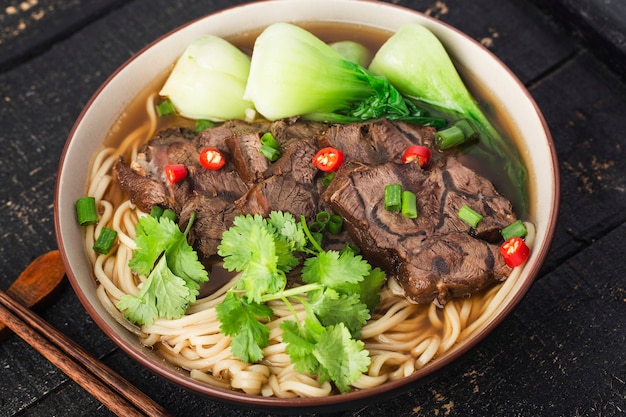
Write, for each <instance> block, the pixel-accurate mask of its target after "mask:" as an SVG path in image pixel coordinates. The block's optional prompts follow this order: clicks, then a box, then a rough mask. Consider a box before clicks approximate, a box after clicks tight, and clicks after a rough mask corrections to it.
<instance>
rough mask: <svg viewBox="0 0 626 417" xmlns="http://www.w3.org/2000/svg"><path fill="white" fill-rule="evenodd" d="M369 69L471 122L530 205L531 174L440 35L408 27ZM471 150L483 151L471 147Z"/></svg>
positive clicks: (520, 198)
mask: <svg viewBox="0 0 626 417" xmlns="http://www.w3.org/2000/svg"><path fill="white" fill-rule="evenodd" d="M368 69H369V70H370V71H371V72H372V73H374V74H377V75H381V76H384V77H386V78H387V79H388V80H389V82H390V83H392V84H393V85H394V86H395V87H396V88H397V89H398V90H399V91H400V92H401V93H402V94H404V95H406V96H408V97H411V98H413V99H415V100H417V101H418V102H423V103H426V104H427V105H430V106H432V107H435V108H437V109H439V110H441V111H442V112H443V113H445V114H449V115H450V116H451V117H456V118H460V119H467V120H468V121H470V122H471V124H472V125H473V127H474V128H475V129H476V131H477V132H478V135H479V138H480V140H481V141H482V142H483V143H484V145H485V146H486V147H487V148H488V149H489V152H490V155H487V157H488V158H489V159H492V160H493V159H494V156H496V157H497V158H501V160H496V162H495V163H496V164H500V165H502V166H503V167H504V169H505V171H506V172H505V173H506V175H507V176H508V177H509V179H510V181H511V182H512V184H513V185H514V187H513V188H514V190H513V191H514V192H518V193H519V195H518V196H517V198H516V200H517V201H519V202H520V203H521V204H523V205H524V206H525V195H526V193H525V190H526V184H527V177H528V174H527V171H526V168H525V167H524V166H523V164H522V162H521V159H520V157H519V154H518V152H517V150H516V149H515V148H514V146H512V145H508V144H507V143H506V142H505V141H504V140H503V138H502V136H501V135H500V133H499V132H498V131H497V130H496V129H495V128H494V127H493V125H492V124H491V122H490V121H489V119H488V118H487V117H486V116H485V114H484V113H483V111H482V110H481V109H480V107H479V106H478V104H477V102H476V100H475V99H474V97H473V96H472V95H471V93H470V92H469V91H468V89H467V87H466V86H465V84H464V82H463V80H462V79H461V77H460V75H459V73H458V72H457V70H456V68H455V66H454V64H453V62H452V60H451V59H450V56H449V55H448V53H447V51H446V49H445V48H444V46H443V45H442V43H441V42H440V41H439V39H438V38H437V37H436V35H435V34H434V33H432V32H431V31H430V30H429V29H428V28H426V27H424V26H422V25H420V24H417V23H409V24H406V25H404V26H402V27H401V28H400V29H399V30H398V31H397V32H396V33H395V34H394V35H393V36H391V37H390V38H389V39H388V40H387V41H386V42H385V43H384V44H383V45H382V46H381V48H380V49H379V50H378V51H377V52H376V54H375V56H374V58H373V59H372V62H371V64H370V66H369V68H368ZM467 151H468V152H481V149H480V148H479V147H470V148H468V149H467ZM491 153H492V154H491ZM520 209H522V210H525V207H520Z"/></svg>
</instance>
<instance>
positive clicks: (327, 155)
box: [313, 147, 343, 172]
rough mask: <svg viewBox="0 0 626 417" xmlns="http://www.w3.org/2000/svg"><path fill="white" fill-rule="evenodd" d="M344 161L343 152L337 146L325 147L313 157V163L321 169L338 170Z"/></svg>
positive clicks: (327, 170) (326, 170)
mask: <svg viewBox="0 0 626 417" xmlns="http://www.w3.org/2000/svg"><path fill="white" fill-rule="evenodd" d="M342 163H343V152H341V151H340V150H339V149H336V148H330V147H329V148H323V149H321V150H320V151H319V152H318V153H317V154H316V155H315V156H314V157H313V165H315V167H316V168H317V169H319V170H320V171H324V172H333V171H336V170H337V169H338V168H339V167H340V166H341V164H342Z"/></svg>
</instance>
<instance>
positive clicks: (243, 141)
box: [225, 132, 270, 183]
mask: <svg viewBox="0 0 626 417" xmlns="http://www.w3.org/2000/svg"><path fill="white" fill-rule="evenodd" d="M225 141H226V146H228V149H229V150H230V154H231V155H232V161H233V163H234V164H235V170H236V171H237V173H238V174H239V176H240V177H241V179H242V180H243V181H244V182H245V183H255V182H259V181H261V180H262V179H263V173H264V172H265V170H266V169H267V168H268V167H269V165H270V161H269V160H268V159H267V158H266V157H265V156H264V155H263V154H261V152H259V149H260V148H261V137H260V134H259V133H256V132H250V133H239V134H234V135H231V136H229V137H227V138H226V140H225Z"/></svg>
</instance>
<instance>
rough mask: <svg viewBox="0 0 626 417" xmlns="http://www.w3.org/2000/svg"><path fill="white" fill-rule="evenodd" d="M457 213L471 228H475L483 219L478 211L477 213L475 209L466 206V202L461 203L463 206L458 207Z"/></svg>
mask: <svg viewBox="0 0 626 417" xmlns="http://www.w3.org/2000/svg"><path fill="white" fill-rule="evenodd" d="M457 214H458V216H459V218H460V219H461V220H463V221H464V222H466V223H467V224H469V225H470V226H472V227H473V228H476V226H478V223H480V221H481V220H482V219H483V216H482V215H481V214H480V213H477V212H476V211H474V210H473V209H471V208H470V207H468V206H467V204H463V207H461V208H460V209H459V212H458V213H457Z"/></svg>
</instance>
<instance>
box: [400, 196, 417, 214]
mask: <svg viewBox="0 0 626 417" xmlns="http://www.w3.org/2000/svg"><path fill="white" fill-rule="evenodd" d="M402 215H403V216H404V217H408V218H409V219H415V218H417V196H416V195H415V193H414V192H412V191H402Z"/></svg>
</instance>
